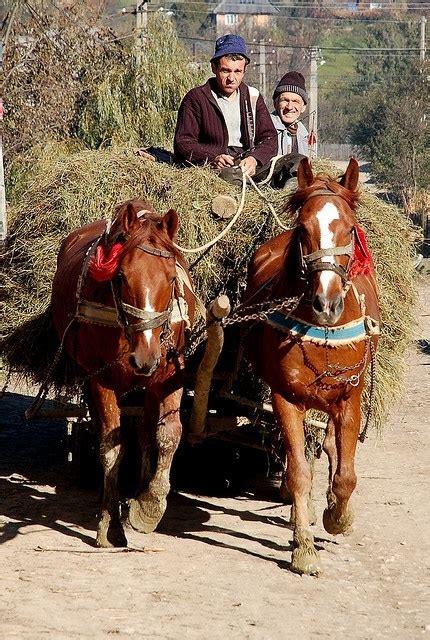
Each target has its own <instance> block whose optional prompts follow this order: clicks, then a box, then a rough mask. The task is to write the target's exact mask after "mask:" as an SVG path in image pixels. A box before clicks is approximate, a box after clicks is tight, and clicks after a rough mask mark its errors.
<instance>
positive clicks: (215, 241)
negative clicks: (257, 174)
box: [174, 173, 247, 253]
mask: <svg viewBox="0 0 430 640" xmlns="http://www.w3.org/2000/svg"><path fill="white" fill-rule="evenodd" d="M246 177H247V176H246V175H245V174H244V173H243V174H242V196H241V199H240V203H239V207H238V208H237V211H236V213H235V214H234V216H233V217H232V219H231V220H230V222H229V223H228V225H227V226H226V227H225V229H223V230H222V231H221V233H219V234H218V235H217V236H216V237H215V238H213V239H212V240H210V241H209V242H207V243H206V244H203V245H200V247H196V248H195V249H187V248H185V247H181V246H180V245H179V244H175V243H174V246H175V247H176V249H178V250H179V251H181V252H182V253H198V252H199V251H206V250H207V249H209V248H210V247H212V246H213V245H214V244H215V243H217V242H219V241H220V240H221V239H222V238H223V237H224V236H225V235H226V234H227V233H228V232H229V231H230V229H231V228H232V226H233V225H234V224H235V222H236V220H237V219H238V217H239V216H240V214H241V213H242V211H243V207H244V205H245V193H246Z"/></svg>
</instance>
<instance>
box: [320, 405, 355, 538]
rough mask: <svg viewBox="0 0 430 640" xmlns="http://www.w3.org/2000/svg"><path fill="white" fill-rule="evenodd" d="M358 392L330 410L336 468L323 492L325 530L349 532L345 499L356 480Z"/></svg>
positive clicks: (349, 512)
mask: <svg viewBox="0 0 430 640" xmlns="http://www.w3.org/2000/svg"><path fill="white" fill-rule="evenodd" d="M360 415H361V413H360V394H359V393H356V394H355V395H354V396H351V397H350V398H349V400H347V401H344V402H342V403H341V406H340V407H339V409H338V411H337V412H335V413H333V414H332V416H331V417H332V420H333V423H334V432H335V440H336V454H337V461H336V471H335V473H334V475H333V480H332V483H331V489H330V487H329V491H328V492H327V508H326V509H325V511H324V516H323V523H324V528H325V530H326V531H328V533H331V534H333V535H336V534H339V533H343V534H345V535H347V534H349V533H350V532H351V530H352V524H353V521H354V515H353V512H352V510H351V508H350V507H348V502H349V499H350V497H351V494H352V492H353V491H354V489H355V487H356V484H357V476H356V473H355V468H354V458H355V450H356V447H357V441H358V432H359V429H360Z"/></svg>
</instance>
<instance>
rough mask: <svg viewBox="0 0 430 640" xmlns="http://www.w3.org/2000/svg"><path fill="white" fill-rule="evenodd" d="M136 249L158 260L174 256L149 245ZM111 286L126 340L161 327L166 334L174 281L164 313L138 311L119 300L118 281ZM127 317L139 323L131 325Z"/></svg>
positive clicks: (139, 246) (170, 313)
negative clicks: (141, 332)
mask: <svg viewBox="0 0 430 640" xmlns="http://www.w3.org/2000/svg"><path fill="white" fill-rule="evenodd" d="M136 248H137V249H140V250H141V251H144V252H145V253H149V254H150V255H152V256H156V257H158V258H175V255H174V254H173V253H172V252H170V251H163V250H162V249H156V248H155V247H150V246H149V245H140V244H139V245H137V247H136ZM111 285H112V294H113V299H114V302H115V306H116V309H117V311H118V316H119V318H120V320H121V324H122V326H123V329H124V332H125V335H126V337H127V338H128V339H129V338H130V337H131V336H132V335H133V334H135V333H138V332H139V331H148V330H150V329H157V328H158V327H161V326H162V327H163V333H165V332H166V330H167V329H168V328H169V320H170V317H171V315H172V310H173V294H174V286H175V281H173V282H172V290H171V295H170V301H169V306H168V307H167V309H165V310H164V311H146V310H145V309H140V308H139V307H134V306H133V305H131V304H127V303H126V302H124V301H123V300H122V299H121V295H120V293H119V283H118V281H117V280H115V282H111ZM127 316H132V317H134V318H139V320H140V322H136V323H133V324H131V323H130V322H129V320H128V317H127Z"/></svg>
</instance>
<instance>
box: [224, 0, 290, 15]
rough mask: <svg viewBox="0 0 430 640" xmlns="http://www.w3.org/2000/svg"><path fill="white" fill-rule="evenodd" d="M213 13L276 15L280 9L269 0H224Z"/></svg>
mask: <svg viewBox="0 0 430 640" xmlns="http://www.w3.org/2000/svg"><path fill="white" fill-rule="evenodd" d="M212 13H215V14H218V13H238V14H240V13H248V14H252V15H276V14H277V13H279V9H277V8H276V7H274V6H273V4H272V3H271V2H270V1H269V0H236V2H228V0H222V2H220V3H219V4H218V5H217V6H216V7H215V9H214V10H213V12H212Z"/></svg>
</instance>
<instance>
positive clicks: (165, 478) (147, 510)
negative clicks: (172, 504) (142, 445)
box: [128, 389, 182, 533]
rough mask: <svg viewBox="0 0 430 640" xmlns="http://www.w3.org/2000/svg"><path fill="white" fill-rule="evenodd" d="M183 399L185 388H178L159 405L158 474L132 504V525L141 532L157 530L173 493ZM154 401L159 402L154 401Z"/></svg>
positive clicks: (156, 469)
mask: <svg viewBox="0 0 430 640" xmlns="http://www.w3.org/2000/svg"><path fill="white" fill-rule="evenodd" d="M181 396H182V389H179V390H176V391H174V392H173V393H171V394H170V395H169V396H167V397H166V398H165V399H164V400H163V401H162V402H160V406H159V411H158V419H157V420H156V430H155V442H156V448H157V461H156V465H155V472H154V474H153V475H152V477H151V479H150V480H149V483H148V486H147V488H145V489H144V490H143V491H142V493H141V494H140V495H139V496H138V497H137V498H135V499H133V500H131V501H130V511H129V515H128V519H129V522H130V524H131V526H132V527H133V528H134V529H137V530H138V531H141V532H142V533H151V532H152V531H154V529H155V528H156V527H157V525H158V523H159V522H160V520H161V518H162V517H163V515H164V512H165V510H166V506H167V494H168V493H169V490H170V467H171V464H172V460H173V455H174V453H175V451H176V449H177V447H178V444H179V440H180V438H181V433H182V424H181V421H180V417H179V406H180V402H181ZM148 402H149V400H148ZM152 402H156V400H155V398H153V399H152Z"/></svg>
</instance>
